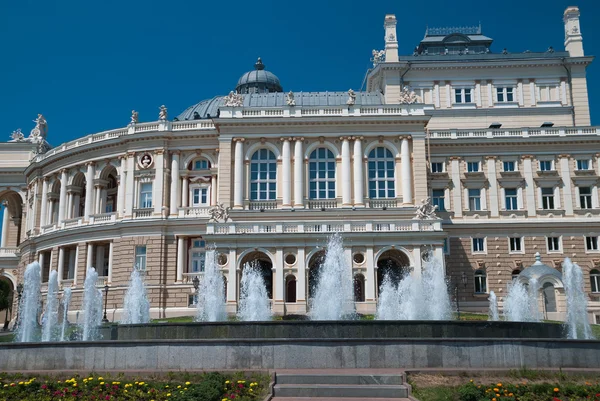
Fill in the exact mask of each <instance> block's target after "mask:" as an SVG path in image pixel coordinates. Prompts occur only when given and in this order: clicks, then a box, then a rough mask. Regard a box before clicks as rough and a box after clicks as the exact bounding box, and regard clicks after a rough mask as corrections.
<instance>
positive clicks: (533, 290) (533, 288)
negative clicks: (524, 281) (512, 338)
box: [527, 278, 541, 322]
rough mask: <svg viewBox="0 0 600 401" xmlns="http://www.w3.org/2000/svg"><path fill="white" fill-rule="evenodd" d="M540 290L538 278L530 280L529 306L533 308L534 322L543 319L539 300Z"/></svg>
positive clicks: (528, 289)
mask: <svg viewBox="0 0 600 401" xmlns="http://www.w3.org/2000/svg"><path fill="white" fill-rule="evenodd" d="M539 292H540V284H539V283H538V279H537V278H531V279H530V280H529V285H528V286H527V295H528V296H529V308H530V310H531V321H532V322H539V321H540V320H541V317H540V307H539V300H538V294H539Z"/></svg>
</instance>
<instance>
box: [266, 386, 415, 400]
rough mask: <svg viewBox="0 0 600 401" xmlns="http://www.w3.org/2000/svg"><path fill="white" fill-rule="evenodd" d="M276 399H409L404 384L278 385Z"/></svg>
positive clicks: (274, 389)
mask: <svg viewBox="0 0 600 401" xmlns="http://www.w3.org/2000/svg"><path fill="white" fill-rule="evenodd" d="M273 396H274V397H310V398H318V397H337V398H353V399H356V398H360V399H364V398H377V399H381V398H407V397H408V388H407V387H406V386H404V385H402V384H399V385H392V384H276V385H275V386H274V388H273Z"/></svg>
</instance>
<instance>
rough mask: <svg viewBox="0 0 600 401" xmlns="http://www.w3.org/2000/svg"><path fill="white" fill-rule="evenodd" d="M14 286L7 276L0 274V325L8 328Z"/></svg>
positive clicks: (10, 318)
mask: <svg viewBox="0 0 600 401" xmlns="http://www.w3.org/2000/svg"><path fill="white" fill-rule="evenodd" d="M13 296H14V288H13V284H12V281H10V280H9V279H8V278H7V277H3V276H0V327H3V328H4V330H6V329H7V328H8V323H9V322H10V321H11V320H12V306H13Z"/></svg>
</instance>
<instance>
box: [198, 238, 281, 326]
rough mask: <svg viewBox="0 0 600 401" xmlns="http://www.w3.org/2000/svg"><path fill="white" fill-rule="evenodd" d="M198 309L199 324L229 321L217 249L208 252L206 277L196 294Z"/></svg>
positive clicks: (205, 269)
mask: <svg viewBox="0 0 600 401" xmlns="http://www.w3.org/2000/svg"><path fill="white" fill-rule="evenodd" d="M263 287H264V285H263ZM196 308H197V312H196V321H198V322H200V321H204V322H220V321H224V320H227V312H226V311H225V290H224V288H223V274H222V273H221V269H220V268H219V265H218V264H217V252H216V250H215V249H209V250H208V251H206V260H205V267H204V276H203V277H202V280H201V282H200V287H199V289H198V293H197V294H196ZM269 314H270V312H269Z"/></svg>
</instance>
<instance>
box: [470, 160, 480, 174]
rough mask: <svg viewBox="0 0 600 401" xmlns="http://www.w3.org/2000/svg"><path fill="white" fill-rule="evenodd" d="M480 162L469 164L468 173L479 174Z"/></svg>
mask: <svg viewBox="0 0 600 401" xmlns="http://www.w3.org/2000/svg"><path fill="white" fill-rule="evenodd" d="M478 172H479V162H467V173H478Z"/></svg>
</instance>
